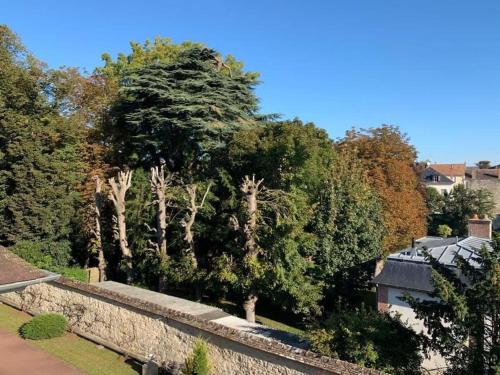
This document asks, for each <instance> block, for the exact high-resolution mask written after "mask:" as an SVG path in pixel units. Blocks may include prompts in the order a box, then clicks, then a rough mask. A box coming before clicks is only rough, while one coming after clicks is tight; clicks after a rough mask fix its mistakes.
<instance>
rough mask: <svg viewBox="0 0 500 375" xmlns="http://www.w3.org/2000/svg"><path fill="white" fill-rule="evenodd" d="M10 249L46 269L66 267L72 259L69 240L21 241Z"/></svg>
mask: <svg viewBox="0 0 500 375" xmlns="http://www.w3.org/2000/svg"><path fill="white" fill-rule="evenodd" d="M10 250H12V252H14V253H15V254H17V255H19V256H20V257H21V258H23V259H24V260H25V261H27V262H29V263H31V264H33V265H34V266H36V267H38V268H43V269H46V270H53V269H54V268H56V267H66V266H67V265H68V264H69V262H70V260H71V245H70V243H69V241H59V242H54V241H19V242H17V243H16V244H15V245H14V246H12V247H11V248H10Z"/></svg>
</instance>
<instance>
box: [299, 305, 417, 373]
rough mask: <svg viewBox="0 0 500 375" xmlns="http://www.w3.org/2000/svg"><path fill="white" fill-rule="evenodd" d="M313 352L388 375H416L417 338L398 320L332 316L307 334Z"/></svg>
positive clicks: (366, 314) (363, 313) (361, 314)
mask: <svg viewBox="0 0 500 375" xmlns="http://www.w3.org/2000/svg"><path fill="white" fill-rule="evenodd" d="M308 339H309V342H310V344H311V347H312V349H313V350H314V351H316V352H318V353H321V354H323V355H327V356H331V357H334V358H340V359H342V360H345V361H349V362H353V363H357V364H359V365H361V366H365V367H371V368H376V369H378V370H381V371H384V372H387V373H390V374H405V375H408V374H420V364H421V362H422V357H421V355H420V336H419V335H418V334H417V333H415V332H414V331H413V330H412V329H411V328H409V327H407V326H406V325H404V324H403V323H402V322H401V321H400V319H399V318H398V317H392V316H390V315H389V314H380V313H378V312H377V311H369V310H356V311H344V312H341V313H335V314H332V315H331V316H330V317H329V318H328V319H327V320H326V321H325V322H323V325H322V327H317V328H316V329H313V330H312V331H311V332H310V333H309V337H308Z"/></svg>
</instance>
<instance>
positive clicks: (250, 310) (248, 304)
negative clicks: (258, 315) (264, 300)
mask: <svg viewBox="0 0 500 375" xmlns="http://www.w3.org/2000/svg"><path fill="white" fill-rule="evenodd" d="M256 305H257V294H256V293H255V292H254V291H252V292H250V293H249V294H248V296H247V298H246V300H245V302H244V303H243V308H244V309H245V318H246V320H247V321H248V322H250V323H255V306H256Z"/></svg>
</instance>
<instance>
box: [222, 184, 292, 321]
mask: <svg viewBox="0 0 500 375" xmlns="http://www.w3.org/2000/svg"><path fill="white" fill-rule="evenodd" d="M263 181H264V180H263V179H260V180H257V179H256V178H255V175H253V176H252V177H251V178H250V177H249V176H245V177H244V178H243V180H242V182H241V184H240V191H241V192H242V193H243V197H242V208H243V212H242V216H243V217H242V219H243V220H244V223H243V224H242V225H240V223H239V221H238V218H237V217H236V216H235V215H233V216H231V218H230V220H229V224H230V226H231V227H232V228H233V229H234V230H236V231H238V232H239V233H240V234H241V236H242V239H243V245H242V250H243V257H242V270H243V272H244V273H243V274H242V275H240V276H239V279H240V282H241V286H242V289H243V293H244V302H243V309H244V310H245V315H246V319H247V320H248V321H249V322H255V307H256V305H257V300H258V298H259V293H258V284H259V280H260V279H262V278H263V277H264V275H265V272H266V269H268V268H267V267H270V266H271V265H270V264H269V263H266V261H265V260H263V259H264V258H263V257H262V256H261V255H262V249H261V248H260V246H259V244H258V231H259V226H262V225H266V226H269V225H276V224H278V223H279V221H280V219H281V218H285V217H287V215H288V210H287V203H286V202H285V201H286V200H287V199H288V196H287V194H286V193H285V192H283V191H282V190H271V189H267V188H266V187H265V186H264V185H263Z"/></svg>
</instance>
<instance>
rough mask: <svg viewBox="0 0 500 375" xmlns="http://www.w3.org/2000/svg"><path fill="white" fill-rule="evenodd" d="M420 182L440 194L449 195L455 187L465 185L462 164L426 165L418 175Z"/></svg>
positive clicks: (463, 165)
mask: <svg viewBox="0 0 500 375" xmlns="http://www.w3.org/2000/svg"><path fill="white" fill-rule="evenodd" d="M420 179H421V181H422V182H423V183H424V184H425V185H426V186H427V187H431V188H434V189H436V190H437V191H438V192H439V193H441V194H443V195H444V194H449V193H450V192H451V190H452V189H453V188H454V187H455V186H457V185H461V184H462V185H463V184H464V183H465V163H464V164H428V165H427V166H426V168H425V169H424V170H423V171H422V172H421V174H420Z"/></svg>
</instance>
